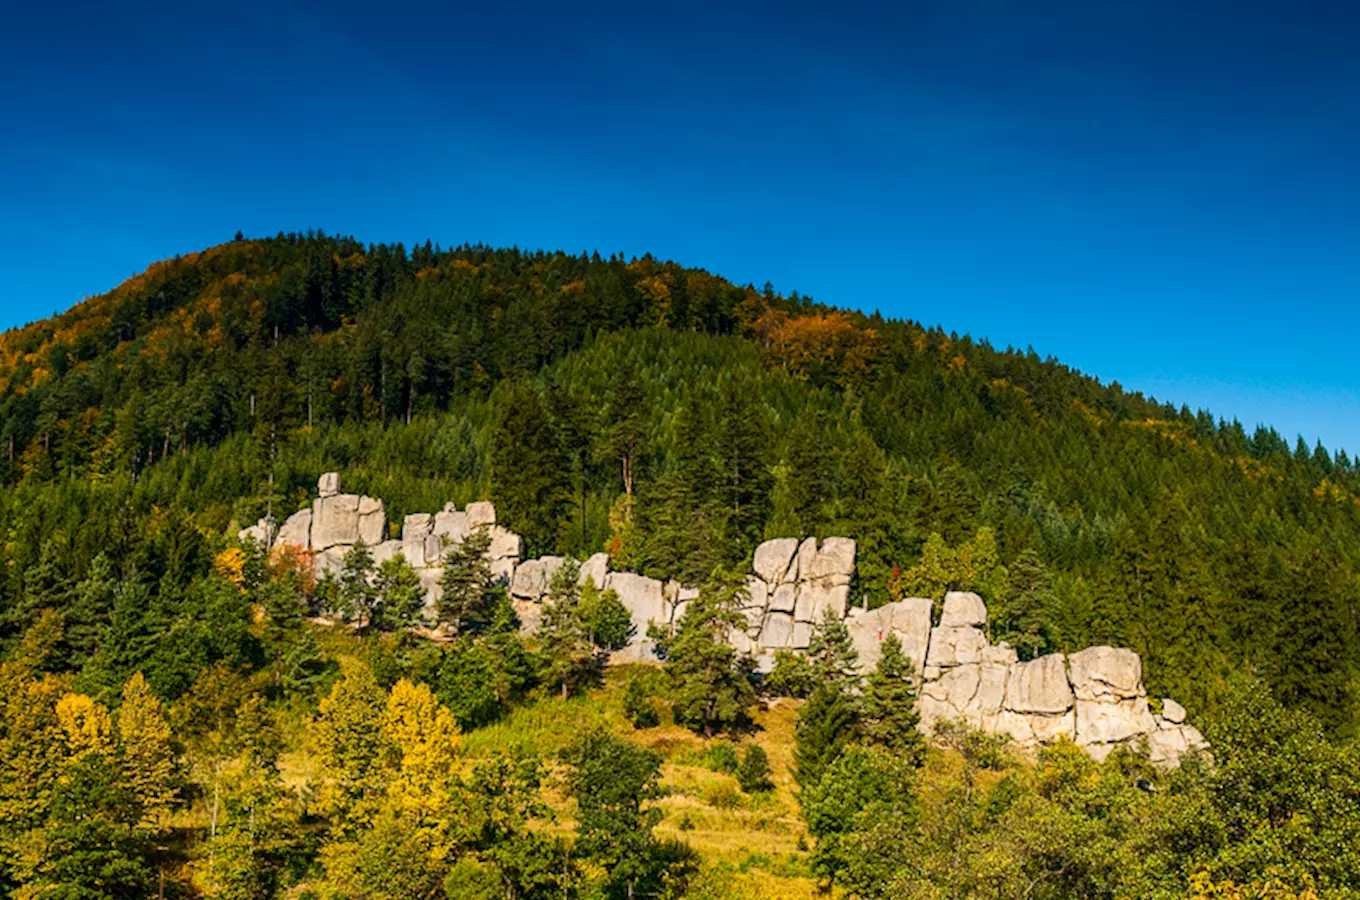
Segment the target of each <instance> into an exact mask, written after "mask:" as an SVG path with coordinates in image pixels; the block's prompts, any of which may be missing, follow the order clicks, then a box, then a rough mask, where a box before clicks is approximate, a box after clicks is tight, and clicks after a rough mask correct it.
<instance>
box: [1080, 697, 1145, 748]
mask: <svg viewBox="0 0 1360 900" xmlns="http://www.w3.org/2000/svg"><path fill="white" fill-rule="evenodd" d="M1156 727H1157V722H1156V721H1155V720H1154V719H1153V718H1152V710H1150V709H1148V702H1147V698H1146V697H1133V698H1130V699H1128V700H1113V701H1111V700H1083V699H1082V698H1081V697H1077V743H1078V744H1113V743H1117V742H1119V741H1127V740H1129V739H1130V738H1133V737H1136V736H1137V735H1140V734H1146V733H1148V732H1150V731H1152V730H1153V729H1154V728H1156Z"/></svg>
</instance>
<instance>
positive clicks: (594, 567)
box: [579, 553, 609, 590]
mask: <svg viewBox="0 0 1360 900" xmlns="http://www.w3.org/2000/svg"><path fill="white" fill-rule="evenodd" d="M608 576H609V554H608V553H595V554H592V555H591V557H590V558H589V559H587V560H586V561H585V562H583V563H581V574H580V576H579V578H580V581H581V584H585V583H586V579H587V578H589V579H591V580H593V581H594V582H595V586H596V587H597V588H600V589H601V590H603V589H604V581H605V578H607V577H608Z"/></svg>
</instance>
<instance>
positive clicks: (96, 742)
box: [57, 694, 113, 759]
mask: <svg viewBox="0 0 1360 900" xmlns="http://www.w3.org/2000/svg"><path fill="white" fill-rule="evenodd" d="M57 722H59V723H60V724H61V730H62V734H63V736H64V737H65V739H66V748H67V751H68V752H69V753H70V755H71V758H72V759H79V758H81V757H83V756H85V755H87V754H90V753H108V752H109V751H110V750H112V749H113V720H112V719H110V718H109V711H108V710H107V709H105V708H104V707H103V706H101V705H100V704H98V703H96V702H95V701H94V700H93V699H91V698H90V697H87V696H85V695H84V694H66V695H65V696H64V697H62V698H61V699H60V700H58V701H57Z"/></svg>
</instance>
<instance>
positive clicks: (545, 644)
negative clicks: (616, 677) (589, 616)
mask: <svg viewBox="0 0 1360 900" xmlns="http://www.w3.org/2000/svg"><path fill="white" fill-rule="evenodd" d="M580 572H581V567H580V565H579V564H578V563H577V562H576V561H575V560H573V559H567V560H564V561H563V562H562V565H560V566H558V567H557V571H556V572H554V573H553V576H552V579H551V580H550V581H549V584H548V596H547V598H546V601H545V603H544V605H543V621H542V623H541V624H540V625H539V630H538V636H539V640H540V642H541V643H542V650H541V653H542V655H543V658H544V662H545V671H544V678H543V680H544V681H546V682H548V683H549V684H557V685H559V688H560V690H561V693H562V699H563V700H565V699H567V696H568V694H570V692H571V689H572V688H573V687H575V686H577V685H578V684H579V683H580V682H581V680H582V679H583V678H584V677H585V675H586V674H587V673H588V672H589V671H590V670H591V669H592V668H594V666H593V665H592V664H593V663H594V661H595V654H594V648H593V646H592V644H591V642H590V638H589V636H588V634H587V632H586V625H585V622H584V620H583V618H582V615H581V587H580V585H579V583H578V578H579V576H580Z"/></svg>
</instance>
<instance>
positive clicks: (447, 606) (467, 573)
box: [435, 528, 492, 634]
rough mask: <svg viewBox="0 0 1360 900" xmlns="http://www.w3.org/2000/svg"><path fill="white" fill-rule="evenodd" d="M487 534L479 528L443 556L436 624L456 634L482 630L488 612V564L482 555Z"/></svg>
mask: <svg viewBox="0 0 1360 900" xmlns="http://www.w3.org/2000/svg"><path fill="white" fill-rule="evenodd" d="M490 546H491V534H490V533H489V532H488V531H487V530H486V529H484V528H479V529H477V530H476V531H474V532H472V533H471V534H469V535H468V536H467V537H466V538H464V539H463V542H462V543H461V544H459V545H457V546H455V547H454V548H453V549H451V550H450V551H449V552H448V553H446V554H445V555H444V574H443V575H442V576H441V577H440V582H439V586H440V594H439V600H438V602H437V603H436V606H435V608H436V610H437V612H438V614H439V621H441V622H445V623H447V624H449V625H451V626H452V627H453V629H454V630H455V631H456V632H458V633H460V634H467V633H472V632H476V631H478V630H480V629H481V628H483V627H485V625H486V623H487V621H488V617H489V613H490V610H491V600H492V597H491V594H492V580H491V564H490V563H489V562H488V561H487V558H486V552H487V550H488V549H489V548H490Z"/></svg>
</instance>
